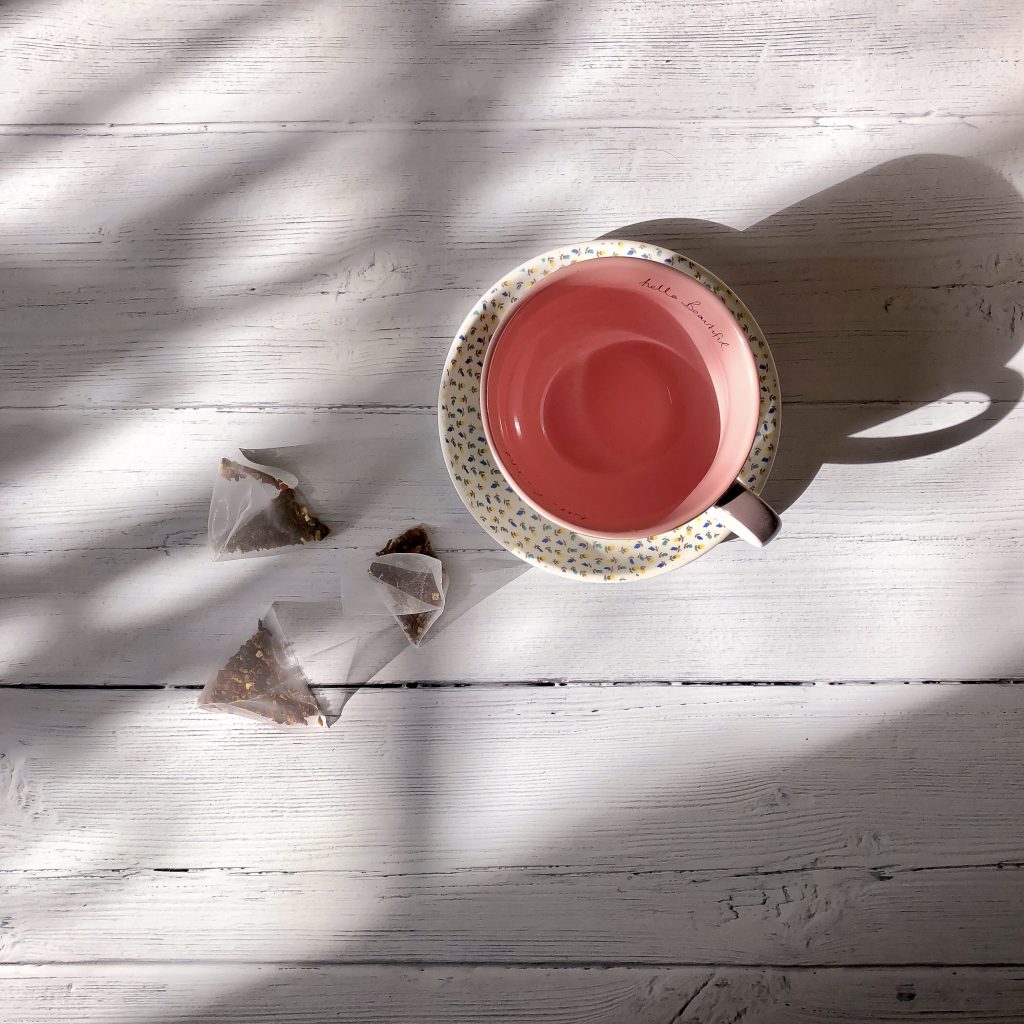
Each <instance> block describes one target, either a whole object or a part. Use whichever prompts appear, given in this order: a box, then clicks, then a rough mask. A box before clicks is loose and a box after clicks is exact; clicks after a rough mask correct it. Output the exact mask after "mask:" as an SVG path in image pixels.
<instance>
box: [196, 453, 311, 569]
mask: <svg viewBox="0 0 1024 1024" xmlns="http://www.w3.org/2000/svg"><path fill="white" fill-rule="evenodd" d="M296 484H297V480H296V479H295V477H293V476H290V475H288V474H282V475H281V476H280V477H276V476H272V475H271V474H270V473H267V472H265V471H264V470H262V469H258V468H256V467H255V466H248V465H245V464H244V463H241V462H235V461H234V460H232V459H221V463H220V472H219V473H218V475H217V481H216V483H215V484H214V487H213V498H212V499H211V501H210V519H209V530H208V532H209V543H210V550H211V551H212V552H213V558H214V561H218V562H219V561H222V560H224V559H228V558H244V557H246V556H248V555H268V554H273V553H274V552H276V551H278V550H280V549H281V548H287V547H293V546H296V545H300V544H310V543H313V542H315V541H320V540H323V539H324V537H326V536H327V535H328V534H329V533H330V532H331V531H330V528H329V527H328V526H327V525H325V524H324V523H322V522H321V521H320V520H319V519H317V517H316V516H315V515H314V514H313V513H312V512H311V511H310V508H309V503H308V502H307V501H306V499H305V498H304V497H303V496H302V494H301V492H300V491H298V490H297V489H296Z"/></svg>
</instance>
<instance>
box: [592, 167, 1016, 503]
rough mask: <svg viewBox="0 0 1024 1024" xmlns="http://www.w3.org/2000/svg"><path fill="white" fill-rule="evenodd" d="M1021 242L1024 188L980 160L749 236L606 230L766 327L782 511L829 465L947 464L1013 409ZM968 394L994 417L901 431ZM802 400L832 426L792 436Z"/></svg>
mask: <svg viewBox="0 0 1024 1024" xmlns="http://www.w3.org/2000/svg"><path fill="white" fill-rule="evenodd" d="M1022 235H1024V200H1022V198H1021V196H1020V195H1019V193H1018V192H1017V191H1016V190H1015V189H1014V188H1013V186H1011V185H1010V184H1009V183H1008V182H1007V181H1006V180H1005V179H1004V178H1002V177H1001V176H1000V175H998V174H997V173H996V172H994V171H992V170H991V169H990V168H988V167H986V166H985V165H984V164H982V163H981V162H979V161H975V160H968V159H962V158H958V157H951V156H944V155H927V156H917V157H908V158H905V159H900V160H894V161H892V162H890V163H887V164H882V165H881V166H878V167H875V168H873V169H872V170H870V171H866V172H864V173H863V174H859V175H857V176H856V177H853V178H851V179H849V180H848V181H844V182H843V183H841V184H839V185H836V186H834V187H832V188H829V189H826V190H825V191H823V192H820V193H818V194H817V195H814V196H811V197H809V198H807V199H805V200H802V201H801V202H799V203H796V204H794V205H793V206H790V207H788V208H786V209H785V210H781V211H780V212H778V213H776V214H773V215H772V216H771V217H768V218H766V219H765V220H762V221H760V222H758V223H757V224H754V225H753V226H752V227H750V228H747V229H746V230H745V231H734V230H732V229H731V228H728V227H725V226H723V225H721V224H714V223H711V222H709V221H702V220H686V219H679V220H657V221H646V222H642V223H636V224H629V225H625V226H623V227H620V228H615V229H614V230H611V231H609V232H607V236H608V237H619V238H629V239H636V240H638V241H644V242H651V243H654V244H657V245H663V246H665V247H667V248H669V249H673V250H676V251H678V252H682V253H683V254H685V255H687V256H689V257H691V258H693V259H694V260H695V261H697V262H698V263H701V264H703V265H704V266H706V267H707V268H708V269H709V270H711V271H713V272H714V273H715V274H717V275H718V276H719V277H721V278H722V279H723V280H724V281H726V282H727V283H728V284H729V285H730V287H732V288H734V289H735V290H736V291H737V293H739V294H740V295H741V296H742V297H743V299H744V301H745V302H746V303H747V305H748V306H749V307H750V309H751V311H752V312H753V314H754V316H755V317H756V318H757V320H758V322H759V323H760V325H761V327H762V329H763V330H764V332H765V335H766V337H767V339H768V343H769V344H770V345H771V348H772V352H773V354H774V356H775V359H776V362H777V364H778V369H779V377H780V381H781V385H782V396H783V426H782V440H781V442H780V445H779V456H778V460H777V462H776V466H775V468H774V470H773V475H772V477H771V480H770V481H769V484H768V486H767V488H766V491H765V494H766V496H767V497H768V498H769V500H770V501H771V502H772V503H773V504H775V505H777V506H778V507H780V508H786V507H788V506H789V505H791V504H792V503H793V502H794V501H795V500H796V499H797V498H799V496H800V495H801V494H802V493H803V491H804V490H805V489H806V487H807V486H808V484H809V483H810V482H811V480H813V479H814V477H815V475H816V474H817V472H818V471H819V469H820V468H821V466H822V465H824V464H826V463H879V464H881V463H886V462H891V461H895V460H900V459H911V458H919V457H921V456H925V455H929V454H933V453H936V452H941V451H943V450H945V449H948V448H952V447H954V446H956V445H959V444H963V443H964V442H966V441H969V440H971V439H973V438H975V437H977V436H979V435H980V434H982V433H984V432H985V431H986V430H989V429H991V427H993V426H994V425H995V424H996V423H998V422H999V420H1000V419H1002V418H1003V417H1004V416H1005V415H1007V414H1008V413H1009V412H1010V410H1011V409H1012V408H1013V406H1014V405H1015V404H1016V403H1017V402H1018V401H1019V400H1020V398H1021V396H1022V393H1024V382H1022V379H1021V376H1020V374H1019V373H1018V372H1017V370H1015V369H1013V368H1011V367H1010V366H1008V365H1007V364H1008V363H1009V362H1010V361H1011V360H1012V358H1013V357H1014V355H1015V354H1016V353H1017V351H1018V350H1019V349H1020V347H1021V344H1022V343H1024V303H1021V301H1020V280H1021V277H1022V275H1024V264H1022V257H1021V250H1020V238H1021V237H1022ZM965 326H967V328H968V329H967V330H965ZM964 393H971V395H972V397H974V398H977V397H979V396H981V397H986V398H988V400H989V402H990V406H989V408H987V409H986V408H984V407H982V410H981V411H980V412H977V411H976V407H975V409H969V410H967V411H966V412H965V414H964V417H960V418H959V419H960V420H961V422H956V423H953V424H952V425H950V426H948V427H944V428H941V429H937V430H933V431H929V432H927V433H923V434H915V433H913V432H912V431H911V432H909V433H908V432H906V431H905V430H904V429H902V428H901V427H898V426H897V427H890V426H889V424H890V423H891V421H893V420H895V419H896V418H897V417H899V416H902V415H904V414H905V413H907V412H909V411H912V410H913V409H915V408H920V407H922V406H925V405H928V404H930V403H934V402H944V401H948V400H950V399H952V398H954V397H955V396H957V395H961V394H964ZM798 403H828V404H829V405H830V407H831V409H832V410H833V412H834V416H833V419H832V424H831V426H830V427H829V428H828V429H826V430H825V431H824V432H817V433H815V434H814V435H813V436H808V435H806V434H801V433H800V432H797V431H793V430H790V429H788V426H787V424H788V423H789V422H791V418H790V419H787V416H786V406H787V404H798ZM953 418H956V417H951V419H953ZM868 431H870V432H871V434H870V436H858V435H861V434H862V433H863V432H868Z"/></svg>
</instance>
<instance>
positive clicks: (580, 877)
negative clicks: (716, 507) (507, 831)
mask: <svg viewBox="0 0 1024 1024" xmlns="http://www.w3.org/2000/svg"><path fill="white" fill-rule="evenodd" d="M426 827H427V829H428V830H429V828H430V826H429V825H427V826H426ZM610 827H612V828H614V827H616V826H615V825H614V824H612V825H611V826H610ZM1018 850H1019V847H1018ZM1022 876H1024V871H1022V869H1021V868H1020V867H1019V866H1016V867H1014V866H1008V867H1001V866H996V865H991V866H989V867H987V868H983V867H953V868H937V869H923V868H914V869H911V870H909V871H902V870H900V869H899V868H874V869H866V868H865V869H861V868H845V869H828V868H818V869H814V868H807V869H796V870H792V869H791V870H787V871H785V872H782V873H772V872H767V873H761V872H758V873H756V874H753V875H750V874H740V875H738V876H737V875H735V874H731V873H730V872H728V871H711V870H705V871H674V870H650V869H648V870H646V871H638V872H633V871H631V870H629V869H624V870H622V871H619V872H601V871H587V872H582V871H578V870H572V869H550V870H542V869H537V868H524V867H515V868H502V869H494V870H491V871H484V870H481V869H466V870H458V871H453V872H438V873H430V872H428V873H422V874H416V873H412V874H405V873H402V874H398V875H388V876H381V875H377V874H363V873H347V872H334V871H322V870H317V871H300V872H286V873H281V872H275V871H269V872H267V871H257V872H252V873H246V872H239V871H234V870H232V869H230V868H220V869H216V870H204V869H202V868H193V869H191V870H190V871H189V873H188V874H184V873H178V872H173V873H166V872H162V871H157V872H152V871H149V870H144V869H127V870H121V871H116V872H107V873H86V874H69V873H68V872H67V871H61V872H55V873H53V874H52V875H50V874H40V873H31V874H20V875H15V876H13V877H11V876H9V875H8V876H6V877H3V876H0V888H2V889H3V890H4V915H5V916H4V924H3V927H2V928H0V937H2V942H0V960H2V961H5V962H10V963H15V962H16V963H21V962H33V963H36V962H42V963H48V962H53V961H59V962H80V961H84V962H90V961H94V960H97V959H101V960H102V959H113V960H117V961H125V962H128V961H134V960H172V961H177V960H184V961H194V960H204V961H231V962H238V961H246V962H251V961H257V962H281V961H298V962H305V961H313V962H316V961H321V960H330V961H342V962H346V961H347V962H353V961H354V962H367V961H371V962H372V961H386V962H392V961H402V962H437V961H452V962H467V961H469V962H484V963H517V962H518V963H535V962H545V963H548V962H550V963H579V962H588V963H591V962H592V963H598V964H605V965H607V964H615V963H622V962H634V963H652V964H658V963H666V962H669V963H678V962H682V963H729V964H763V963H773V964H785V965H798V966H799V965H816V964H847V965H873V964H895V963H919V964H950V965H957V964H961V963H971V964H986V963H1015V962H1017V961H1019V959H1020V953H1021V949H1020V920H1021V914H1022V913H1024V882H1022Z"/></svg>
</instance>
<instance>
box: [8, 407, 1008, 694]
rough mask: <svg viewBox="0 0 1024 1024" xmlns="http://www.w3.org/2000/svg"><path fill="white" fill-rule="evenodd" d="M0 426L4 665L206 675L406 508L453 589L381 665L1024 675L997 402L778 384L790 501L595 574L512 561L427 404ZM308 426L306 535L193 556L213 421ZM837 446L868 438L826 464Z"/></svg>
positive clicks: (300, 462)
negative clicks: (856, 397) (691, 555)
mask: <svg viewBox="0 0 1024 1024" xmlns="http://www.w3.org/2000/svg"><path fill="white" fill-rule="evenodd" d="M907 409H910V412H907V411H906V410H907ZM886 420H891V422H888V423H886V422H885V421H886ZM876 422H880V423H881V425H879V426H876V427H874V428H871V429H872V436H871V437H868V438H858V439H855V440H853V441H850V440H847V438H848V435H850V434H854V433H857V432H858V431H861V430H862V429H863V428H864V427H865V426H866V425H867V424H870V423H876ZM0 425H2V427H3V430H4V433H5V436H7V437H9V438H10V439H11V442H12V443H11V446H10V448H9V449H8V452H7V454H6V456H5V457H4V458H3V463H4V474H5V480H6V484H7V487H8V488H9V490H8V493H9V494H10V495H11V496H12V498H13V499H14V502H15V504H14V505H13V506H12V507H13V508H15V509H18V510H26V511H30V513H31V514H28V515H25V514H24V513H23V512H19V513H18V514H16V515H14V516H13V517H12V518H11V520H10V521H9V523H8V524H7V526H6V529H5V530H4V532H3V535H2V538H0V544H2V546H3V548H4V549H5V550H6V552H7V553H6V554H5V555H4V556H3V559H2V560H3V565H4V575H3V578H2V582H0V594H2V603H0V609H2V611H3V620H4V621H3V625H2V635H3V637H4V643H3V647H2V650H3V655H2V660H3V665H4V678H5V679H6V680H7V681H8V682H14V683H50V684H71V685H103V684H106V683H116V684H120V685H131V684H144V685H156V684H169V685H185V686H188V685H200V684H201V683H202V682H203V681H204V680H205V679H206V678H207V677H208V675H209V674H210V673H211V672H212V671H213V670H215V669H216V667H217V666H218V665H219V664H220V663H222V661H223V660H224V658H225V657H226V656H227V655H228V654H229V653H230V652H231V651H232V650H234V649H235V648H236V647H237V645H238V644H239V643H241V641H242V640H243V639H244V638H245V637H246V636H248V635H249V633H250V632H251V629H252V627H253V623H254V621H255V618H256V616H258V615H260V614H262V612H263V611H264V610H265V609H266V608H267V607H268V606H269V605H270V604H271V603H272V602H273V601H275V600H311V601H321V602H322V601H330V600H333V599H336V598H337V597H338V595H339V592H340V590H341V588H342V586H343V584H342V581H343V579H351V578H361V577H362V573H363V569H364V568H365V563H366V559H367V557H368V555H369V553H370V552H372V551H373V550H376V549H377V548H378V547H379V546H380V545H381V544H382V543H383V541H384V540H386V539H387V537H389V536H391V535H392V534H393V533H394V532H396V531H397V530H399V529H401V528H404V527H405V526H407V525H409V524H410V523H411V522H417V521H426V522H427V523H428V524H429V525H430V526H431V529H432V530H433V532H434V535H435V539H436V540H437V542H438V546H439V548H440V549H441V550H444V551H445V552H446V554H445V557H446V560H447V562H448V564H449V569H450V571H451V573H452V575H453V579H454V580H455V584H454V586H455V588H456V589H455V590H454V591H453V593H452V596H451V601H450V604H449V609H448V611H447V612H446V615H445V618H444V619H442V624H443V625H444V630H443V631H441V632H438V633H437V634H436V636H435V638H434V639H433V640H431V641H430V642H429V643H428V644H427V645H425V646H424V648H422V649H421V650H418V651H409V652H407V653H406V654H405V655H404V656H403V657H402V658H401V659H400V660H398V661H396V662H395V663H394V664H392V665H391V667H390V668H388V669H387V671H386V673H385V675H384V676H382V678H385V679H394V680H456V681H462V680H477V681H489V680H526V679H550V678H556V679H570V680H572V679H582V680H612V681H616V680H624V679H640V680H642V679H645V678H646V679H658V680H690V681H693V680H696V681H701V680H714V679H725V680H750V679H771V680H782V681H789V680H808V679H811V680H813V679H840V680H843V679H866V678H867V679H872V678H873V679H894V678H895V679H949V678H967V679H985V678H1019V677H1021V676H1022V675H1024V663H1022V661H1021V650H1020V645H1019V644H1018V643H1017V641H1016V637H1017V635H1019V633H1020V632H1021V630H1022V629H1024V618H1022V616H1024V600H1022V597H1024V591H1022V588H1024V582H1022V581H1024V572H1022V569H1024V548H1022V546H1021V543H1020V537H1021V528H1022V526H1024V521H1022V519H1021V515H1022V513H1021V502H1020V501H1019V500H1018V497H1017V490H1018V489H1019V486H1020V480H1021V478H1020V474H1019V471H1018V452H1019V451H1020V448H1021V446H1022V444H1024V415H1022V414H1021V412H1020V411H1019V410H1015V409H1013V408H1012V407H1011V406H1010V405H1009V404H1006V403H1004V404H1001V405H997V406H995V407H994V408H991V409H987V410H986V409H985V407H984V405H982V404H977V403H976V404H970V403H968V404H959V403H944V404H939V405H933V406H930V407H927V408H925V409H918V410H916V411H914V410H913V408H912V407H910V406H879V405H871V406H860V405H858V406H837V405H825V406H818V405H809V406H799V405H795V406H793V407H792V408H791V410H790V411H789V412H788V413H787V419H786V435H785V439H784V441H783V451H782V455H781V457H780V460H779V462H778V464H777V467H776V472H775V475H774V477H773V479H772V481H771V483H770V486H769V490H768V496H769V498H770V499H772V500H773V501H775V502H776V503H777V504H778V505H779V506H780V507H787V506H788V508H787V511H786V512H785V524H786V525H785V530H784V533H783V535H782V537H781V538H780V539H779V540H778V541H777V542H776V543H775V544H774V545H772V546H771V547H770V548H768V549H767V550H765V551H756V550H753V549H750V548H748V547H747V546H745V545H743V544H740V543H731V544H728V545H725V546H723V547H720V548H719V549H717V550H715V551H713V552H711V553H710V554H709V555H707V556H706V557H705V558H703V559H702V560H700V561H699V562H698V563H696V564H694V565H693V566H690V567H687V568H686V569H684V570H683V571H681V572H679V573H677V574H674V575H672V576H669V577H666V578H664V579H663V580H660V581H651V582H645V583H643V584H638V585H630V586H625V587H601V588H597V589H595V588H594V587H593V586H586V587H583V588H581V586H580V585H579V584H575V583H573V581H571V580H559V579H556V578H553V577H552V578H549V577H548V576H547V574H544V573H541V572H540V571H539V570H530V571H528V572H527V566H526V565H525V564H524V563H520V562H518V561H517V560H516V559H514V558H513V556H511V555H509V554H507V553H505V552H503V551H501V550H500V549H498V548H497V546H496V544H495V543H494V542H493V541H491V540H490V538H489V537H488V536H487V535H486V534H485V533H484V532H483V531H481V530H480V529H479V528H478V527H477V526H476V525H475V523H474V521H473V520H472V519H471V517H470V516H469V515H468V513H466V512H465V510H464V509H462V507H461V504H460V503H459V501H458V498H457V497H456V495H455V493H454V491H453V490H452V488H451V486H450V484H449V482H448V479H447V474H446V473H445V470H444V467H443V465H442V462H441V456H440V451H439V448H438V446H437V443H436V440H435V432H434V431H435V428H434V417H433V413H432V412H431V411H429V410H424V411H409V412H402V413H377V414H373V415H366V414H362V413H358V412H332V413H319V414H316V415H313V416H308V415H292V414H288V415H273V414H266V413H245V414H243V413H237V412H230V413H216V412H206V411H202V412H191V411H180V412H152V413H140V412H128V411H121V412H116V413H115V412H110V411H107V412H102V413H101V412H95V413H77V412H47V413H40V412H27V411H16V412H7V413H3V414H0ZM878 435H883V436H882V437H881V438H880V437H879V436H878ZM975 435H976V436H975ZM302 436H311V437H312V436H315V437H319V438H321V439H324V438H325V439H327V440H326V441H325V442H320V443H317V444H316V445H315V446H313V447H312V448H308V449H303V450H302V451H301V452H300V453H299V454H298V455H295V454H293V455H292V456H291V458H290V464H291V465H292V466H293V467H294V468H298V469H299V470H300V471H303V472H304V474H305V475H306V477H307V479H308V480H309V481H310V482H311V491H312V497H313V498H314V499H315V501H316V507H317V508H318V510H319V511H320V512H321V513H322V514H323V515H324V516H325V518H326V519H327V521H328V522H329V523H331V524H333V525H335V526H336V527H337V531H336V533H335V534H334V535H333V536H332V537H331V538H329V540H328V541H327V542H326V543H325V544H323V545H321V546H318V547H317V549H315V550H311V549H303V550H301V551H295V552H289V553H286V554H283V555H279V556H275V557H271V558H259V559H253V560H248V561H235V562H229V563H219V564H214V563H212V562H211V561H210V556H209V553H208V551H207V550H206V547H205V523H206V513H207V509H208V502H209V490H210V487H211V474H212V473H214V472H215V467H216V464H217V460H218V459H219V457H220V456H221V455H223V454H225V453H230V451H231V448H230V443H231V442H230V441H226V439H232V440H233V441H234V443H235V444H237V443H239V442H240V441H244V440H247V441H249V442H250V443H253V444H260V445H270V444H272V443H273V442H274V441H275V440H279V439H282V438H285V439H288V438H290V439H294V438H296V437H302ZM334 438H336V439H337V440H336V441H332V440H330V439H334ZM961 441H962V442H963V443H959V442H961ZM858 444H859V445H861V446H862V447H861V448H854V447H853V446H855V445H858ZM946 445H952V446H953V447H949V448H948V449H947V450H942V449H943V448H945V446H946ZM929 449H939V450H937V451H935V452H934V453H933V454H920V455H919V457H917V458H912V457H903V456H912V455H915V454H918V453H922V452H927V451H929ZM833 452H835V454H833ZM853 453H856V454H857V456H858V457H860V458H863V459H866V460H869V461H866V462H864V463H861V464H857V463H854V464H841V465H836V464H833V463H831V462H830V459H832V458H836V459H838V460H840V461H841V460H843V459H845V458H850V457H852V454H853ZM892 457H900V461H896V462H890V461H888V459H890V458H892ZM872 458H878V460H879V461H877V462H875V461H870V460H871V459H872ZM523 573H525V575H522V574H523ZM470 588H472V589H470ZM460 616H462V617H461V618H460ZM567 616H568V618H567ZM333 628H334V627H333V624H331V625H330V626H329V627H328V631H327V632H326V633H325V640H327V639H329V636H330V629H333ZM439 629H440V627H439ZM58 634H59V635H60V636H61V638H62V642H61V643H60V644H58V645H54V644H53V643H52V638H53V637H54V636H55V635H58ZM659 636H671V637H672V643H671V644H670V645H669V646H666V645H665V644H664V643H658V642H657V641H656V638H657V637H659ZM738 636H742V637H745V638H747V641H746V642H744V643H737V642H736V637H738ZM609 638H615V640H614V641H612V640H611V639H609ZM769 639H770V641H771V648H772V656H771V657H770V658H769V657H764V656H763V655H762V654H761V651H762V648H763V645H764V644H765V643H766V642H767V641H768V640H769ZM612 643H614V644H616V645H621V646H616V647H615V649H614V650H612V649H611V648H610V646H609V645H610V644H612ZM399 647H401V645H399ZM615 651H618V652H619V653H618V654H616V655H615V656H610V655H611V654H615ZM69 653H73V656H69ZM394 653H396V652H392V654H390V655H388V657H387V658H384V659H383V660H382V661H380V664H379V665H378V666H376V667H380V668H383V667H384V664H385V663H386V662H387V661H388V660H390V658H391V657H392V656H393V655H394ZM329 681H330V682H335V683H337V682H349V681H352V682H363V681H365V678H359V679H355V678H353V677H346V678H344V679H330V680H329Z"/></svg>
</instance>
